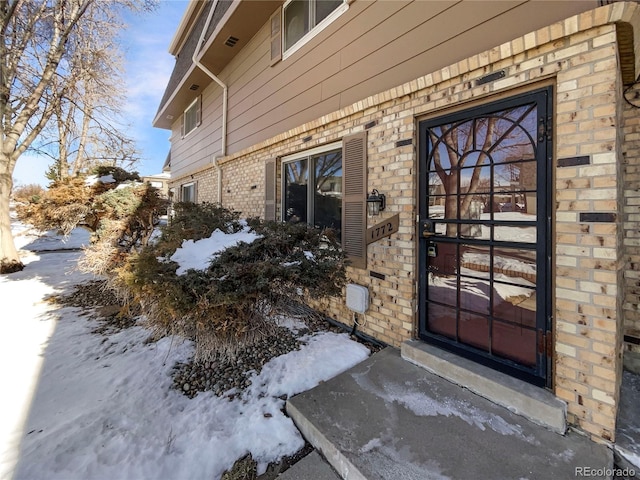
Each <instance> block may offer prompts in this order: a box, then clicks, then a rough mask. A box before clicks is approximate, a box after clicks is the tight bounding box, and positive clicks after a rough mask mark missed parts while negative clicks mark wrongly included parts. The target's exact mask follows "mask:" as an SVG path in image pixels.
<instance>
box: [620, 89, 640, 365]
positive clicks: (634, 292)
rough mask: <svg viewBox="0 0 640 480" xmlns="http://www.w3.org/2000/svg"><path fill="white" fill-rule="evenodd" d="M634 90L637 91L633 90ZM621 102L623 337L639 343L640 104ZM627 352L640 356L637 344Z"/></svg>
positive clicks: (631, 346) (628, 348) (631, 344)
mask: <svg viewBox="0 0 640 480" xmlns="http://www.w3.org/2000/svg"><path fill="white" fill-rule="evenodd" d="M632 91H637V89H635V90H632ZM633 103H634V104H636V105H637V106H632V105H630V104H628V103H626V102H624V103H623V120H624V123H623V129H624V146H625V148H624V153H625V158H624V203H623V221H624V248H625V272H624V291H625V297H624V304H623V311H624V334H625V335H628V336H629V337H633V339H638V340H640V102H638V101H637V100H636V101H634V102H633ZM625 346H626V349H627V350H630V351H633V352H637V353H639V354H640V345H638V344H635V343H631V342H627V343H626V345H625Z"/></svg>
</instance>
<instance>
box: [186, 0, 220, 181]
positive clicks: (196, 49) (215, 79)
mask: <svg viewBox="0 0 640 480" xmlns="http://www.w3.org/2000/svg"><path fill="white" fill-rule="evenodd" d="M217 6H218V0H213V6H212V7H211V10H210V11H209V15H208V16H207V21H206V22H205V24H204V27H203V28H202V33H200V39H199V40H198V44H197V45H196V48H195V50H194V51H193V57H192V60H193V63H194V64H195V65H196V66H197V67H199V68H200V69H201V70H202V71H203V72H204V73H206V74H207V75H209V76H210V77H211V79H212V80H213V81H214V82H216V83H217V84H218V85H220V86H221V87H222V137H221V139H220V156H222V157H224V156H225V155H226V154H227V91H228V88H227V86H226V85H225V84H224V83H222V81H221V80H220V79H219V78H218V77H217V76H215V75H214V74H213V72H211V71H210V70H209V69H208V68H207V67H205V66H204V65H203V64H202V63H200V60H198V58H197V57H198V52H199V50H200V47H201V46H202V42H203V41H204V36H205V35H206V33H207V29H208V28H209V24H210V23H211V19H212V18H213V13H214V12H215V11H216V7H217ZM213 164H214V165H216V166H217V167H218V168H220V167H219V166H218V162H217V158H216V159H215V160H214V161H213ZM218 172H219V170H218Z"/></svg>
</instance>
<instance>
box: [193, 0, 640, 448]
mask: <svg viewBox="0 0 640 480" xmlns="http://www.w3.org/2000/svg"><path fill="white" fill-rule="evenodd" d="M639 10H640V8H638V6H637V5H633V4H615V5H610V6H606V7H601V8H599V9H597V10H594V11H591V12H586V13H584V14H581V15H579V16H576V17H572V18H570V19H568V20H566V21H564V22H559V23H556V24H553V25H550V26H548V27H545V28H543V29H540V30H538V31H536V32H532V33H530V34H528V35H525V36H524V37H521V38H517V39H515V40H513V41H511V42H508V43H505V44H503V45H500V46H498V47H495V48H494V49H492V50H490V51H486V52H482V53H480V54H478V55H475V56H473V57H471V58H468V59H465V60H462V61H460V62H458V63H456V64H453V65H450V66H449V67H446V68H443V69H442V70H439V71H436V72H432V73H429V74H427V75H425V76H424V77H420V78H418V79H416V80H414V81H412V82H409V83H407V84H404V85H400V86H398V87H396V88H393V89H391V90H388V91H385V92H382V93H380V94H377V95H374V96H372V97H368V98H366V99H363V100H362V101H360V102H357V103H356V104H353V105H351V106H349V107H347V108H345V109H343V110H340V111H338V112H334V113H332V114H329V115H325V116H323V117H322V118H320V119H317V120H316V121H313V122H309V123H307V124H305V125H301V126H300V127H297V128H295V129H292V130H290V131H288V132H283V133H282V134H280V135H278V136H276V137H273V138H271V139H269V140H267V141H264V142H261V143H260V144H257V145H254V146H252V147H250V148H248V149H245V150H244V151H242V152H239V153H237V154H234V155H231V156H228V157H226V158H223V159H221V165H222V169H223V204H224V205H225V206H228V207H230V208H233V209H236V210H239V211H241V212H242V213H243V214H244V215H246V216H253V215H262V213H263V198H264V162H265V160H267V159H269V158H273V157H278V156H282V155H288V154H291V153H295V152H298V151H303V150H305V149H308V148H313V147H316V146H318V145H322V144H327V143H329V142H332V141H337V140H340V139H341V138H342V137H344V136H346V135H349V134H351V133H356V132H359V131H362V130H365V129H367V131H368V137H367V147H368V190H369V191H370V190H371V189H372V188H378V189H379V190H380V191H383V192H385V193H387V202H388V204H387V210H385V212H384V213H383V216H381V217H377V218H375V220H374V221H372V222H371V223H376V222H375V221H378V220H382V219H383V218H386V217H387V216H391V215H394V214H396V213H398V214H399V215H400V230H399V231H398V233H397V234H394V235H392V236H391V237H390V238H387V239H384V240H382V241H379V242H376V243H373V244H371V245H370V246H369V247H368V266H367V269H366V270H359V269H349V272H348V273H349V277H350V281H352V282H354V283H358V284H362V285H366V286H368V287H369V290H370V293H371V297H372V305H371V308H370V309H369V311H368V312H367V314H366V315H365V316H364V317H363V318H361V319H360V323H361V326H360V327H359V329H360V330H361V331H363V332H364V333H366V334H369V335H372V336H374V337H376V338H378V339H380V340H382V341H384V342H387V343H389V344H391V345H394V346H398V345H399V344H400V343H401V342H402V341H404V340H406V339H409V338H412V337H413V336H414V332H415V329H416V313H415V312H416V310H417V308H416V307H417V305H416V301H417V300H416V298H417V293H416V283H417V275H416V249H417V241H416V228H415V219H416V214H417V203H416V202H417V198H416V197H417V194H416V191H417V175H416V167H417V132H416V127H417V119H418V118H420V117H423V116H425V115H428V116H435V115H439V114H441V113H445V112H448V111H450V109H451V108H455V107H458V106H460V105H465V106H469V105H472V104H473V102H478V103H482V102H488V101H491V100H493V99H495V98H499V97H500V96H503V97H504V96H510V95H514V94H516V93H519V92H521V91H523V89H533V88H538V87H540V86H544V85H553V87H554V93H555V106H554V116H555V118H554V127H555V128H554V146H555V153H554V158H553V159H552V160H550V161H551V162H552V167H553V169H554V181H555V189H554V195H553V197H554V208H553V211H554V218H553V228H552V232H553V233H552V235H553V239H552V240H553V249H554V250H553V260H554V265H555V267H554V268H555V271H554V273H553V278H552V279H551V282H552V287H553V297H554V304H553V326H552V328H553V331H554V335H555V342H554V377H553V381H554V391H555V393H556V395H557V396H558V397H559V398H561V399H563V400H564V401H566V402H567V406H568V415H569V421H570V422H571V423H573V424H575V425H578V426H579V427H581V428H582V429H583V430H585V431H586V432H589V433H591V434H592V435H593V436H594V438H600V439H605V440H613V439H614V432H615V417H616V408H617V402H618V391H619V388H618V387H619V384H620V379H621V365H622V361H621V350H622V332H623V328H622V326H623V319H624V320H625V321H626V323H625V324H624V328H625V329H626V331H628V332H637V331H638V330H637V329H638V320H637V317H638V315H637V311H638V302H637V293H638V282H639V281H640V280H639V276H640V274H638V272H640V268H638V264H639V261H640V250H639V245H640V244H639V240H638V238H640V237H639V234H638V228H637V221H638V218H637V214H636V213H635V211H636V210H637V204H638V202H640V194H638V178H637V177H638V174H639V173H638V172H639V171H637V168H638V167H637V166H638V160H639V158H640V148H638V147H639V145H640V144H639V143H638V138H639V137H640V121H639V120H638V116H637V114H635V112H634V111H632V110H631V109H629V108H628V107H624V106H623V103H622V100H621V91H622V85H621V77H620V67H621V66H620V64H619V60H618V50H617V43H616V42H617V35H616V33H617V30H616V28H617V27H616V24H615V22H616V21H629V22H631V23H633V24H635V25H637V24H639V23H640V22H639V20H640V19H639V18H638V17H639V16H640V12H639ZM499 70H503V71H504V73H505V76H504V78H502V79H500V80H498V81H495V82H493V83H487V84H483V85H480V86H476V83H475V81H476V80H477V79H478V78H480V77H482V76H484V75H487V74H488V73H491V72H495V71H499ZM634 114H635V116H634ZM623 115H624V119H625V122H626V123H625V124H624V129H623V128H622V125H623V123H622V118H623ZM625 135H626V138H625ZM400 140H411V144H409V145H405V144H404V143H405V142H402V143H401V145H402V146H397V144H396V142H398V141H400ZM623 141H626V142H627V164H626V171H625V173H626V177H625V181H626V183H624V184H623V181H622V178H623V177H622V166H623V157H622V152H623V148H622V145H623ZM277 170H278V175H279V174H280V168H279V166H278V169H277ZM211 171H212V172H213V170H211ZM623 188H624V197H623ZM280 190H281V187H280V185H279V187H278V198H277V200H278V202H279V201H280V196H281V191H280ZM623 198H624V202H625V203H624V206H623V204H622V202H623ZM199 200H201V198H200V196H199ZM623 221H624V224H623ZM370 226H371V225H370ZM623 239H624V244H625V246H626V247H628V252H629V253H628V255H627V256H626V257H625V256H624V255H623V250H622V244H623ZM625 260H628V261H627V262H626V264H625ZM625 265H626V283H625V284H623V282H622V275H623V271H624V270H625ZM370 271H374V272H377V273H380V274H382V275H384V280H381V279H378V278H374V277H372V276H371V275H370ZM623 287H624V288H623ZM625 288H626V301H625V302H624V316H623V299H624V297H625ZM317 306H318V307H319V308H322V309H324V310H326V311H327V313H328V314H329V315H330V316H332V317H333V318H335V319H337V320H339V321H341V322H343V323H346V324H349V325H350V324H351V322H352V318H351V314H350V313H349V312H348V311H347V309H346V307H345V306H344V299H342V298H340V299H333V300H330V301H328V302H324V303H322V304H320V303H318V304H317Z"/></svg>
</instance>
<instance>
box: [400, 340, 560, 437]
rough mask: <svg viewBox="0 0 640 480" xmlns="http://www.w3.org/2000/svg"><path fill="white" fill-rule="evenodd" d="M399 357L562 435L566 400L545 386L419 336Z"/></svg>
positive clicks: (402, 348) (406, 345)
mask: <svg viewBox="0 0 640 480" xmlns="http://www.w3.org/2000/svg"><path fill="white" fill-rule="evenodd" d="M400 351H401V354H402V358H403V359H405V360H406V361H408V362H410V363H413V364H415V365H418V366H419V367H422V368H424V369H426V370H428V371H430V372H432V373H434V374H436V375H438V376H439V377H442V378H444V379H446V380H449V381H450V382H452V383H455V384H457V385H460V386H461V387H464V388H467V389H468V390H470V391H472V392H473V393H475V394H477V395H480V396H481V397H484V398H486V399H488V400H490V401H492V402H494V403H496V404H498V405H501V406H503V407H505V408H507V409H509V410H510V411H512V412H513V413H516V414H518V415H521V416H523V417H525V418H526V419H528V420H530V421H532V422H534V423H537V424H538V425H542V426H544V427H546V428H548V429H549V430H552V431H554V432H556V433H559V434H561V435H564V433H565V432H566V430H567V421H566V417H567V404H566V403H565V402H563V401H562V400H560V399H559V398H557V397H556V396H555V395H553V394H552V393H551V392H549V391H548V390H545V389H543V388H539V387H536V386H534V385H531V384H529V383H526V382H524V381H522V380H519V379H517V378H514V377H510V376H509V375H506V374H504V373H502V372H498V371H496V370H493V369H491V368H489V367H486V366H484V365H480V364H478V363H475V362H473V361H471V360H468V359H466V358H463V357H460V356H458V355H455V354H453V353H450V352H447V351H445V350H442V349H440V348H437V347H435V346H433V345H429V344H427V343H424V342H421V341H419V340H408V341H406V342H404V343H403V344H402V346H401V349H400Z"/></svg>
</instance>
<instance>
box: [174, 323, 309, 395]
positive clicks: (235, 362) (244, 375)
mask: <svg viewBox="0 0 640 480" xmlns="http://www.w3.org/2000/svg"><path fill="white" fill-rule="evenodd" d="M299 349H300V342H299V341H298V339H297V337H296V336H295V335H294V334H293V333H292V332H291V330H289V329H288V328H284V327H276V328H275V330H274V333H273V334H270V335H268V336H265V337H263V338H262V339H260V340H258V341H257V342H255V343H253V344H252V345H250V346H249V347H248V348H245V349H242V350H240V351H239V352H238V353H237V354H236V356H235V358H234V359H228V358H221V359H218V360H214V361H211V362H203V363H195V362H188V363H178V364H176V365H175V366H174V369H173V374H172V377H173V388H175V389H176V390H179V391H181V392H182V393H183V394H185V395H186V396H187V397H189V398H193V397H195V396H196V395H197V394H198V392H204V391H209V390H210V391H212V392H213V393H214V394H215V395H217V396H218V397H221V396H223V395H225V393H227V392H229V390H232V389H233V390H232V391H231V392H229V397H230V398H235V396H236V395H237V394H238V393H239V392H242V391H244V390H245V389H246V388H247V387H249V385H251V380H249V376H250V375H251V374H252V373H253V372H256V373H260V371H261V370H262V367H263V366H264V364H265V363H267V362H268V361H269V360H271V359H272V358H275V357H278V356H280V355H284V354H286V353H289V352H292V351H294V350H299Z"/></svg>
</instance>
